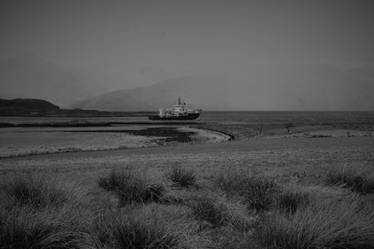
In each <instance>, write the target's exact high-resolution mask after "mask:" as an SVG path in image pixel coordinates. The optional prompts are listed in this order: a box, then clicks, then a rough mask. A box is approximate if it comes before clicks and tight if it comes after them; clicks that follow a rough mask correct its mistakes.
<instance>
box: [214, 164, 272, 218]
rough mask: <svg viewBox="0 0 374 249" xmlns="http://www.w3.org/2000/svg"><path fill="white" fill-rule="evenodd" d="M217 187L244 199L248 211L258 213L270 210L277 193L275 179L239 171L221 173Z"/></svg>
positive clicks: (217, 179)
mask: <svg viewBox="0 0 374 249" xmlns="http://www.w3.org/2000/svg"><path fill="white" fill-rule="evenodd" d="M216 185H217V186H218V187H219V188H220V189H221V190H222V191H224V192H226V193H228V194H231V195H239V196H241V197H243V198H244V201H245V203H246V205H247V207H248V209H254V210H256V211H262V210H269V209H270V208H271V206H272V205H273V203H274V194H275V192H276V191H277V186H276V184H275V182H274V180H273V179H270V178H267V177H264V176H251V175H249V174H247V173H243V172H239V171H234V172H230V171H227V172H221V173H220V174H219V175H218V177H217V178H216Z"/></svg>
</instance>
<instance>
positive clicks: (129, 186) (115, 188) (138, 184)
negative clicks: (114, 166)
mask: <svg viewBox="0 0 374 249" xmlns="http://www.w3.org/2000/svg"><path fill="white" fill-rule="evenodd" d="M98 183H99V186H100V187H102V188H104V189H105V190H107V191H112V192H114V193H115V194H116V195H117V196H118V198H119V202H120V205H121V206H123V205H127V204H131V203H136V202H152V201H159V200H160V198H161V197H162V195H163V194H164V192H165V188H164V187H163V186H162V185H159V184H148V183H147V180H146V178H145V177H144V176H141V175H140V174H139V173H137V172H131V171H123V172H116V171H112V172H111V173H110V174H109V175H108V176H106V177H102V178H100V179H99V181H98Z"/></svg>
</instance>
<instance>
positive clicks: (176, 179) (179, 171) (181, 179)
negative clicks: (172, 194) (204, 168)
mask: <svg viewBox="0 0 374 249" xmlns="http://www.w3.org/2000/svg"><path fill="white" fill-rule="evenodd" d="M166 177H167V178H168V179H169V180H170V181H172V182H173V183H174V184H175V185H176V186H179V187H183V188H188V187H191V186H193V185H195V183H196V175H195V173H194V172H193V171H192V170H188V169H185V168H179V167H174V168H173V169H172V170H171V171H170V172H169V173H167V174H166Z"/></svg>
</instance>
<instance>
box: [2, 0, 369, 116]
mask: <svg viewBox="0 0 374 249" xmlns="http://www.w3.org/2000/svg"><path fill="white" fill-rule="evenodd" d="M373 24H374V1H370V0H368V1H360V0H351V1H344V0H322V1H317V0H310V1H302V0H295V1H282V0H274V1H267V0H262V1H250V0H243V1H239V0H238V1H235V0H227V1H213V0H211V1H204V0H184V1H180V0H170V1H164V0H157V1H156V0H154V1H152V0H148V1H143V0H133V1H126V0H123V1H104V0H103V1H96V0H87V1H83V0H71V1H70V0H45V1H40V0H25V1H17V0H10V1H6V0H1V1H0V34H1V39H0V85H1V88H0V91H2V92H3V93H5V94H3V95H9V96H12V97H13V96H14V95H17V94H20V95H22V96H29V95H28V94H31V93H32V94H34V95H37V93H38V91H34V92H35V93H34V92H33V91H32V88H38V87H40V86H38V82H41V81H48V82H47V83H44V84H45V85H46V84H51V85H52V86H53V87H57V88H61V91H60V93H51V91H53V89H51V90H50V91H46V92H44V94H45V95H46V94H52V95H53V94H55V95H56V96H57V97H56V98H53V99H56V100H57V101H58V102H60V103H62V104H69V103H70V102H72V101H75V100H77V99H81V98H85V97H89V96H93V95H97V94H99V93H103V92H106V91H112V90H117V89H126V88H132V87H137V86H148V85H151V84H154V83H156V82H158V81H162V80H167V79H171V78H178V77H185V76H198V75H200V74H215V73H217V72H219V73H220V74H225V75H226V76H227V79H228V80H227V84H230V85H231V86H232V87H231V92H230V99H231V100H230V101H231V103H232V108H235V107H237V108H240V109H246V108H249V109H250V107H251V106H253V105H256V108H259V109H278V108H277V107H279V106H281V107H282V108H283V109H284V108H290V109H298V108H304V107H305V105H306V108H307V109H313V108H317V109H323V108H324V106H326V109H339V108H343V109H344V108H346V109H349V108H350V105H352V108H353V109H355V108H356V109H357V108H358V109H360V108H364V109H365V108H366V109H367V108H374V102H373V101H371V102H370V97H369V96H367V95H365V94H367V93H368V92H369V91H372V90H374V86H373V84H374V49H373V46H374V25H373ZM21 74H24V75H25V76H24V77H21V76H20V75H21ZM29 75H31V76H29ZM30 78H31V79H30ZM28 79H30V81H28ZM317 81H318V82H317ZM321 81H323V83H321ZM340 81H343V82H342V83H339V82H340ZM30 82H31V83H30ZM314 82H315V85H314ZM356 82H359V83H358V84H359V85H358V86H357V89H356V88H355V87H353V86H352V85H354V84H356ZM54 84H57V86H56V85H54ZM63 84H67V85H68V86H69V88H70V90H69V89H63V88H64V87H63V86H61V85H63ZM69 84H70V85H69ZM324 84H325V85H326V84H327V85H328V87H327V88H323V85H324ZM340 84H341V85H340ZM213 87H214V86H213ZM352 88H353V90H355V91H356V90H357V93H352V91H351V89H352ZM30 89H31V90H30ZM69 91H70V92H69ZM320 91H325V92H323V93H322V95H323V97H321V99H318V98H319V97H318V92H320ZM326 91H331V92H327V93H326ZM42 92H43V91H42ZM57 92H58V91H57ZM309 92H312V93H314V95H313V96H314V97H313V98H317V100H315V102H316V103H314V102H313V98H311V97H310V96H309V94H308V93H309ZM69 93H71V97H69V98H68V97H67V96H66V95H67V94H69ZM345 93H346V94H348V95H349V96H348V95H347V97H345V95H341V94H345ZM59 94H60V95H61V96H59ZM207 94H209V90H207ZM329 94H331V95H333V98H334V99H335V100H334V101H335V102H334V101H333V102H331V100H329ZM339 94H340V95H339ZM355 94H356V95H355ZM248 96H250V97H251V98H252V100H253V99H257V102H253V101H249V100H248ZM35 97H43V96H35ZM308 97H309V98H310V99H309V100H308ZM289 98H292V99H293V102H290V100H289ZM346 98H350V101H346V102H345V99H346ZM321 101H322V103H323V104H322V105H317V104H318V103H319V102H321ZM326 101H327V102H326ZM328 101H330V102H331V103H330V102H328ZM360 101H361V102H360ZM285 103H287V104H285ZM293 103H294V104H295V106H294V105H293ZM250 105H251V106H250ZM282 108H280V109H282Z"/></svg>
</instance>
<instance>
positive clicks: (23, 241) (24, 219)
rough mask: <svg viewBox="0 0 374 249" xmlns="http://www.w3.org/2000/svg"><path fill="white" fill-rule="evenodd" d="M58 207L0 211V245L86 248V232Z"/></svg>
mask: <svg viewBox="0 0 374 249" xmlns="http://www.w3.org/2000/svg"><path fill="white" fill-rule="evenodd" d="M72 223H73V221H72V220H70V219H69V217H67V216H66V215H61V213H59V212H57V211H56V210H54V211H52V212H50V211H42V212H39V211H35V210H33V209H30V208H28V207H17V208H14V209H13V210H5V209H3V210H1V211H0V245H1V248H12V249H25V248H33V249H55V248H56V249H57V248H66V249H70V248H71V249H73V248H75V249H76V248H87V246H88V245H89V240H88V239H87V238H88V235H87V233H85V232H83V231H82V230H80V228H79V227H78V226H73V225H72Z"/></svg>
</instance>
